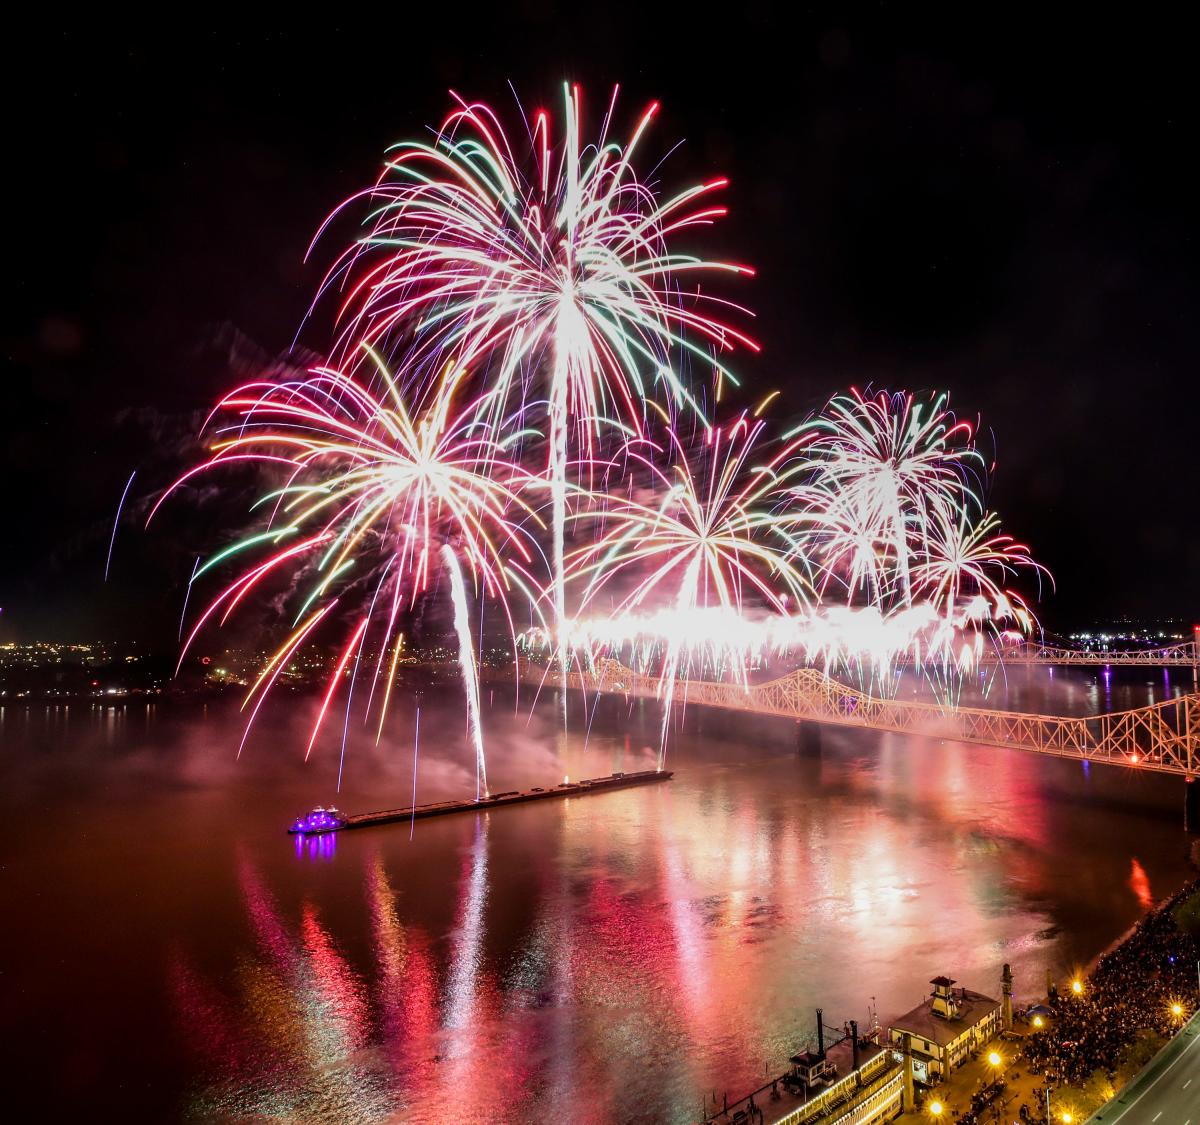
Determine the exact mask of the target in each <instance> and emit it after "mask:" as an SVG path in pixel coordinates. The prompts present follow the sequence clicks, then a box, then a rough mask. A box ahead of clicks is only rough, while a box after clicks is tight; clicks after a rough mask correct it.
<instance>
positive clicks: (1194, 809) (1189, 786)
mask: <svg viewBox="0 0 1200 1125" xmlns="http://www.w3.org/2000/svg"><path fill="white" fill-rule="evenodd" d="M1183 830H1184V831H1185V832H1196V833H1200V778H1195V777H1189V778H1185V779H1184V782H1183Z"/></svg>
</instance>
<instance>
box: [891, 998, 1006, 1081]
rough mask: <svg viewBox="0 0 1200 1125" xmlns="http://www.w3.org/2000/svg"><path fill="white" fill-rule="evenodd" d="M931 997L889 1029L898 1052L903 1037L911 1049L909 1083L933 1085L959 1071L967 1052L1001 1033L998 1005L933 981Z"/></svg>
mask: <svg viewBox="0 0 1200 1125" xmlns="http://www.w3.org/2000/svg"><path fill="white" fill-rule="evenodd" d="M929 983H930V984H932V985H933V992H932V993H931V994H930V996H929V998H928V999H926V1000H923V1001H922V1002H921V1003H920V1004H918V1005H917V1006H916V1007H915V1008H913V1010H912V1011H911V1012H905V1013H904V1015H902V1016H900V1017H899V1018H898V1019H897V1020H895V1021H894V1022H893V1023H892V1025H891V1027H890V1028H889V1029H888V1039H889V1040H890V1042H891V1043H892V1044H893V1046H894V1047H895V1048H896V1049H897V1050H901V1049H902V1047H903V1045H904V1037H905V1035H908V1036H909V1038H910V1042H911V1045H912V1069H913V1077H914V1078H915V1079H916V1080H917V1081H918V1082H921V1083H924V1084H925V1085H927V1086H928V1085H932V1084H933V1083H934V1082H937V1081H938V1080H939V1079H941V1078H944V1077H945V1076H946V1075H947V1074H949V1073H950V1072H951V1071H952V1070H954V1069H955V1068H956V1067H958V1066H961V1065H962V1064H963V1063H964V1062H966V1060H967V1059H968V1058H970V1056H971V1054H972V1052H974V1051H977V1050H978V1049H979V1048H980V1047H982V1046H983V1045H984V1044H985V1043H986V1042H988V1040H990V1039H993V1038H994V1037H995V1036H996V1035H998V1034H999V1033H1000V1030H1001V1024H1002V1008H1001V1003H1000V1001H999V1000H994V999H992V997H990V996H984V995H983V994H982V993H980V992H972V991H971V990H970V989H966V988H955V987H954V985H955V983H956V982H955V981H953V980H951V979H950V978H949V977H946V976H940V977H934V978H933V980H931V981H930V982H929Z"/></svg>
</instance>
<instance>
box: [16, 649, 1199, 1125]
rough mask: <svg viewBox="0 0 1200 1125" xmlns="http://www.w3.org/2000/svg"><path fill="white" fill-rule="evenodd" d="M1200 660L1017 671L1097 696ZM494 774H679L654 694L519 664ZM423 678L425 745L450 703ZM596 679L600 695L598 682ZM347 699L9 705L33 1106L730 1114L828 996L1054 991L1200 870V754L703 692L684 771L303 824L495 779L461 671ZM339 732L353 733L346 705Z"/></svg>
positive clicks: (888, 999)
mask: <svg viewBox="0 0 1200 1125" xmlns="http://www.w3.org/2000/svg"><path fill="white" fill-rule="evenodd" d="M1190 687H1191V680H1190V675H1188V676H1184V675H1182V674H1178V673H1173V674H1171V675H1167V674H1164V673H1162V672H1153V673H1147V672H1146V671H1144V670H1136V671H1133V672H1132V673H1129V674H1124V675H1122V674H1121V673H1120V672H1118V673H1114V674H1113V675H1111V676H1107V677H1106V676H1105V675H1103V674H1102V673H1100V672H1095V673H1085V674H1076V675H1074V676H1067V675H1065V674H1064V673H1063V672H1061V671H1060V672H1059V673H1058V674H1057V676H1051V674H1050V672H1049V670H1047V669H1020V670H1017V671H1015V672H1010V673H1009V679H1008V683H1007V684H1003V683H998V684H996V685H994V687H993V690H992V692H991V700H992V703H993V704H995V705H1002V706H1004V705H1006V706H1010V707H1014V708H1024V709H1029V710H1038V711H1042V712H1055V711H1058V712H1063V713H1077V714H1078V713H1087V712H1089V711H1095V710H1104V709H1108V708H1111V707H1122V706H1137V705H1140V704H1141V703H1144V702H1147V701H1149V700H1152V699H1157V698H1162V697H1163V696H1164V695H1169V694H1173V693H1176V692H1179V691H1182V690H1188V689H1190ZM484 702H485V720H486V722H487V727H488V741H489V770H490V779H489V780H490V782H491V788H492V790H493V791H498V790H501V789H511V788H517V787H525V786H529V785H550V784H553V783H555V782H557V781H559V780H561V776H559V775H560V774H568V775H570V776H571V777H573V778H578V777H587V776H595V775H598V774H606V773H609V772H611V771H612V770H614V769H623V770H626V771H630V770H633V769H638V768H645V767H647V766H651V765H653V762H654V757H655V755H654V752H653V751H652V750H651V749H650V748H649V747H650V745H652V744H656V741H657V737H658V715H657V712H656V710H655V707H654V705H653V704H652V703H635V704H634V705H633V706H632V707H629V708H627V707H626V706H625V705H624V704H623V703H621V702H618V701H616V700H611V701H606V702H602V703H601V705H600V706H599V708H598V709H597V710H596V712H595V714H594V715H592V716H591V720H592V721H591V730H590V733H588V732H587V730H586V724H585V721H584V719H583V717H582V714H580V715H575V716H573V718H572V733H571V735H569V736H563V735H561V734H559V733H558V727H557V723H556V720H555V712H554V708H553V705H552V703H548V704H546V705H539V706H538V707H537V708H535V709H534V710H533V712H532V713H531V712H530V709H529V707H528V705H527V702H525V703H523V704H522V706H521V707H520V708H519V709H514V707H513V700H512V697H511V695H509V694H505V693H503V692H499V693H493V692H492V691H491V690H490V689H488V688H487V687H486V686H485V689H484ZM418 703H420V705H421V706H422V715H421V721H420V727H419V738H416V737H414V735H416V734H417V733H418V732H417V730H416V729H414V728H415V727H416V710H415V708H416V706H417V705H418ZM575 706H579V705H578V704H575ZM311 707H312V701H311V700H307V699H301V698H297V699H294V700H282V701H280V703H279V705H278V706H276V708H275V710H274V711H273V712H267V713H265V714H264V715H263V716H262V717H261V718H260V722H259V726H258V727H257V728H256V732H255V734H254V735H253V736H252V738H251V739H250V740H249V741H248V743H247V745H246V749H245V752H244V753H243V755H242V758H241V760H240V761H238V760H235V752H236V748H237V744H238V741H239V737H240V727H239V726H238V722H237V718H236V710H235V708H234V707H233V706H231V705H229V704H226V703H224V702H222V703H220V704H219V705H214V704H210V705H208V706H207V707H200V706H199V705H182V704H176V705H167V704H157V705H150V706H147V705H144V704H141V703H138V704H134V703H132V702H131V703H127V704H117V705H115V706H103V707H102V706H89V705H86V704H85V705H80V704H76V705H73V706H71V707H70V708H66V707H57V708H56V707H48V708H47V707H43V706H40V705H39V706H34V707H13V706H11V705H10V706H7V707H3V708H0V761H2V762H3V766H2V768H3V771H4V772H3V778H4V785H3V792H2V795H0V816H2V817H3V823H4V826H5V830H4V833H3V854H2V868H0V876H2V878H3V903H4V906H5V918H4V921H3V927H2V930H3V933H2V937H0V942H2V943H3V958H2V961H0V967H2V971H3V978H4V997H5V998H4V1002H3V1005H2V1012H0V1020H3V1024H4V1042H5V1055H6V1058H5V1062H6V1064H7V1066H6V1070H7V1073H8V1075H9V1079H8V1082H7V1083H6V1101H7V1103H8V1105H9V1106H10V1108H11V1107H12V1106H13V1105H16V1106H27V1107H28V1112H29V1115H30V1117H29V1119H37V1120H56V1119H61V1118H62V1117H63V1116H65V1115H66V1114H68V1113H79V1114H80V1115H85V1116H88V1117H90V1119H93V1120H106V1119H109V1118H110V1117H113V1116H115V1115H118V1114H120V1115H123V1116H124V1117H125V1118H126V1119H127V1120H178V1119H183V1120H214V1121H240V1120H245V1121H256V1122H258V1121H313V1122H382V1121H390V1120H403V1121H417V1122H471V1121H535V1120H536V1121H560V1120H571V1121H576V1122H593V1121H595V1122H604V1121H647V1122H649V1121H666V1122H688V1121H693V1120H697V1119H698V1118H699V1117H700V1116H701V1114H702V1113H703V1112H704V1109H705V1108H706V1106H707V1108H708V1109H710V1110H711V1108H712V1104H713V1097H714V1094H715V1096H716V1097H717V1098H718V1099H719V1098H720V1097H721V1096H722V1094H723V1093H724V1092H725V1091H728V1093H729V1097H730V1100H731V1101H732V1100H733V1099H734V1098H735V1097H737V1096H740V1095H741V1094H742V1093H744V1092H746V1091H747V1090H748V1089H750V1088H753V1087H755V1086H757V1085H759V1084H760V1079H761V1076H763V1075H764V1074H765V1073H770V1074H774V1073H777V1072H779V1071H780V1070H781V1069H783V1067H784V1065H785V1060H786V1058H787V1056H788V1055H789V1054H791V1053H793V1052H794V1051H796V1050H797V1049H799V1048H800V1047H802V1046H803V1045H804V1043H805V1041H806V1039H807V1038H808V1037H809V1036H810V1034H811V1029H812V1026H813V1020H814V1017H813V1009H814V1008H815V1007H816V1006H818V1005H820V1006H822V1007H823V1008H824V1011H825V1020H826V1022H827V1023H829V1024H832V1025H836V1026H841V1025H842V1024H843V1023H844V1022H845V1021H846V1020H848V1019H851V1018H855V1019H858V1020H859V1021H860V1024H862V1023H869V1022H870V1019H871V1014H870V1013H871V1012H872V1011H875V1012H877V1013H878V1015H879V1017H880V1019H881V1020H882V1021H883V1022H884V1023H886V1021H887V1019H888V1017H889V1016H891V1015H894V1014H896V1013H898V1012H900V1011H903V1010H906V1009H907V1008H909V1007H911V1006H912V1005H914V1004H915V1003H917V1002H918V1001H919V1000H920V999H921V997H922V996H923V995H924V994H925V993H926V991H927V983H926V982H927V981H929V979H930V978H931V977H933V976H935V975H937V974H939V973H947V974H949V975H950V976H952V977H954V978H956V979H957V980H958V981H960V982H962V983H963V984H966V985H967V986H969V987H973V988H977V989H980V990H981V991H984V992H987V993H989V994H991V995H999V983H998V979H999V975H1000V971H1001V965H1002V963H1004V962H1006V961H1007V962H1010V963H1011V964H1012V966H1013V971H1014V973H1015V975H1016V988H1017V993H1018V995H1019V996H1028V997H1032V996H1035V995H1037V994H1038V993H1039V992H1040V991H1041V990H1042V989H1043V988H1044V984H1045V974H1046V971H1047V970H1050V971H1052V972H1053V973H1055V974H1056V975H1057V976H1059V977H1062V976H1065V975H1066V974H1068V973H1070V972H1071V971H1072V970H1073V969H1075V968H1077V967H1081V966H1084V965H1086V963H1087V962H1088V961H1090V960H1091V959H1092V958H1093V957H1094V956H1095V955H1096V954H1098V953H1099V952H1100V951H1101V950H1102V949H1103V948H1104V947H1105V946H1106V945H1108V944H1109V943H1110V942H1112V941H1113V940H1114V939H1116V938H1117V937H1118V936H1119V935H1120V934H1121V933H1122V932H1123V931H1124V930H1125V929H1126V928H1127V927H1128V926H1129V925H1131V924H1132V923H1133V922H1134V921H1135V920H1136V919H1137V918H1138V917H1139V916H1140V915H1141V914H1142V913H1143V912H1144V911H1145V910H1146V909H1147V908H1148V907H1149V906H1150V904H1151V903H1152V902H1153V901H1154V900H1155V899H1158V898H1161V897H1164V896H1166V895H1167V894H1169V893H1171V892H1172V891H1173V890H1175V889H1176V888H1177V887H1178V886H1180V885H1181V884H1182V883H1183V882H1184V880H1185V879H1186V878H1187V875H1188V864H1187V859H1188V843H1187V838H1186V836H1185V835H1184V834H1183V832H1182V782H1181V781H1180V780H1179V779H1177V778H1174V779H1172V778H1162V777H1155V776H1153V775H1148V774H1144V773H1139V772H1135V771H1133V770H1120V769H1116V768H1112V767H1092V768H1091V769H1090V770H1089V769H1085V768H1083V767H1082V766H1081V765H1080V764H1079V763H1071V762H1064V761H1059V760H1055V759H1049V758H1041V757H1038V756H1035V755H1030V754H1022V753H1020V752H1013V751H999V750H989V749H986V748H982V747H974V746H962V745H957V744H953V743H947V742H942V741H940V740H937V739H925V738H919V737H909V736H904V737H901V736H898V735H888V734H874V733H867V732H856V731H847V730H831V729H826V730H825V731H824V732H823V737H822V750H821V753H820V755H819V756H816V755H812V754H805V755H801V754H798V753H797V752H796V741H797V740H796V730H795V726H794V724H790V723H786V722H782V721H776V720H768V719H763V718H754V717H746V716H735V715H727V714H721V713H716V712H707V713H701V712H699V711H697V710H695V709H693V710H692V711H691V712H689V714H688V716H687V717H686V720H685V721H684V722H683V724H682V729H679V730H677V731H676V732H675V733H674V734H673V736H672V742H671V749H670V757H669V762H668V764H669V766H671V767H672V768H674V769H675V771H676V774H675V777H674V779H673V780H671V781H670V782H667V783H664V784H659V785H653V786H648V787H646V788H642V789H635V790H628V791H623V792H619V793H612V794H606V795H603V796H594V797H585V798H577V799H573V800H568V801H555V802H546V803H545V804H542V805H533V806H522V807H516V808H510V809H505V810H501V811H499V812H496V813H492V814H490V815H478V816H472V815H462V816H455V817H450V818H446V819H443V820H435V821H427V822H417V823H416V824H415V826H403V825H397V826H391V827H384V828H377V829H369V830H366V831H362V832H353V833H349V834H347V835H345V836H343V837H340V838H336V839H326V840H324V841H320V842H315V841H314V842H304V843H297V842H296V841H295V840H293V839H292V838H290V837H288V836H286V835H284V833H283V829H284V828H285V827H286V825H287V824H288V823H289V822H290V820H291V818H292V817H293V816H294V815H295V814H296V813H297V812H299V811H301V810H303V809H306V808H308V807H311V806H312V805H313V804H315V803H318V802H321V801H325V800H328V799H329V798H330V797H331V796H332V795H333V792H334V786H335V784H336V778H337V773H338V769H339V765H343V766H344V783H343V788H342V793H341V795H340V798H339V805H340V807H341V808H343V809H344V810H347V811H367V810H371V809H377V808H385V807H392V806H398V805H407V804H408V803H409V801H410V798H411V794H412V787H413V776H414V754H413V748H414V744H417V745H419V754H418V757H417V759H416V782H417V793H418V799H420V800H434V799H440V798H444V797H449V796H465V795H467V794H468V793H473V792H474V773H473V766H471V764H470V763H471V761H472V758H471V752H470V750H469V748H468V742H467V739H466V732H465V731H464V730H463V719H462V709H461V707H459V706H458V705H457V703H456V700H455V697H454V693H453V690H452V689H451V688H449V687H447V688H446V689H444V690H440V691H431V692H426V693H425V695H424V697H422V698H421V699H420V700H418V699H417V698H416V697H413V696H411V695H409V694H407V693H405V692H401V693H400V697H399V699H398V701H397V703H396V708H395V710H396V718H395V721H394V723H393V724H392V726H391V727H390V728H389V729H388V730H387V731H385V733H384V736H383V738H382V739H381V741H380V743H379V745H378V746H376V745H375V740H374V735H373V733H370V734H367V733H364V732H362V731H360V730H359V729H358V728H357V727H356V726H355V725H353V724H352V725H350V726H349V727H348V728H347V731H346V749H345V758H344V762H342V761H340V759H341V757H342V754H341V744H342V734H343V732H342V730H341V729H340V728H338V729H334V728H330V731H329V732H328V734H327V735H326V736H325V737H324V738H323V739H322V741H321V742H320V743H319V744H318V746H317V747H316V748H315V749H314V752H313V756H312V758H311V759H310V760H309V761H308V762H307V763H305V762H304V760H303V746H304V743H305V741H306V726H305V724H306V722H307V721H308V719H309V717H310V714H311ZM335 727H336V724H335Z"/></svg>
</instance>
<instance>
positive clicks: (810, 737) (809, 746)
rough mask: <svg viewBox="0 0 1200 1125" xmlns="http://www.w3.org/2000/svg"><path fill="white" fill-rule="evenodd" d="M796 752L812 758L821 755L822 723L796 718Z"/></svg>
mask: <svg viewBox="0 0 1200 1125" xmlns="http://www.w3.org/2000/svg"><path fill="white" fill-rule="evenodd" d="M796 753H797V754H803V755H805V756H806V757H810V758H819V757H820V756H821V724H820V723H813V722H807V721H805V720H803V719H797V720H796Z"/></svg>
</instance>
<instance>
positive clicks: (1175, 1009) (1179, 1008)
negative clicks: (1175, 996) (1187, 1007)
mask: <svg viewBox="0 0 1200 1125" xmlns="http://www.w3.org/2000/svg"><path fill="white" fill-rule="evenodd" d="M1171 1015H1173V1016H1174V1017H1175V1018H1176V1019H1179V1017H1180V1016H1182V1015H1183V1005H1182V1004H1180V1003H1178V1002H1176V1003H1174V1004H1172V1005H1171Z"/></svg>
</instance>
